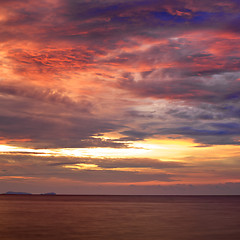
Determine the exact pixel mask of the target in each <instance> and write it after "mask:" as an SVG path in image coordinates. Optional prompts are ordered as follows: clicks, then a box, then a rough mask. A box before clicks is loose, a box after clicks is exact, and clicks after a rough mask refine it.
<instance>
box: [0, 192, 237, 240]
mask: <svg viewBox="0 0 240 240" xmlns="http://www.w3.org/2000/svg"><path fill="white" fill-rule="evenodd" d="M40 239H41V240H100V239H101V240H239V239H240V196H116V195H114V196H110V195H105V196H99V195H98V196H95V195H90V196H89V195H88V196H87V195H81V196H79V195H77V196H72V195H56V196H47V195H0V240H40Z"/></svg>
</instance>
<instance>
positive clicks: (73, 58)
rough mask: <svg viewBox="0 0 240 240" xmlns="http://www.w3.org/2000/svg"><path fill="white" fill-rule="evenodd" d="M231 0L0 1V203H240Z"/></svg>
mask: <svg viewBox="0 0 240 240" xmlns="http://www.w3.org/2000/svg"><path fill="white" fill-rule="evenodd" d="M239 26H240V2H239V1H238V0H211V1H209V0H201V1H198V0H131V1H129V0H105V1H100V0H42V1H31V0H24V1H23V0H8V1H6V0H0V192H1V193H3V192H6V191H25V192H31V193H42V192H49V191H54V192H56V193H59V194H240V121H239V119H240V101H239V100H240V27H239Z"/></svg>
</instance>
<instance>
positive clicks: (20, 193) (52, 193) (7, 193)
mask: <svg viewBox="0 0 240 240" xmlns="http://www.w3.org/2000/svg"><path fill="white" fill-rule="evenodd" d="M2 194H3V195H35V194H32V193H28V192H13V191H8V192H5V193H2ZM36 195H39V194H36ZM40 195H51V196H53V195H57V194H56V193H55V192H48V193H41V194H40Z"/></svg>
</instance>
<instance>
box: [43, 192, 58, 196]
mask: <svg viewBox="0 0 240 240" xmlns="http://www.w3.org/2000/svg"><path fill="white" fill-rule="evenodd" d="M41 195H57V194H56V193H55V192H49V193H41Z"/></svg>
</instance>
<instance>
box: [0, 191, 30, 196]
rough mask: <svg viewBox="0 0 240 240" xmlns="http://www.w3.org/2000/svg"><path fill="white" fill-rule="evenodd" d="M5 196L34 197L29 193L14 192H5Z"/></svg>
mask: <svg viewBox="0 0 240 240" xmlns="http://www.w3.org/2000/svg"><path fill="white" fill-rule="evenodd" d="M3 194H9V195H32V194H31V193H27V192H12V191H8V192H5V193H3Z"/></svg>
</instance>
